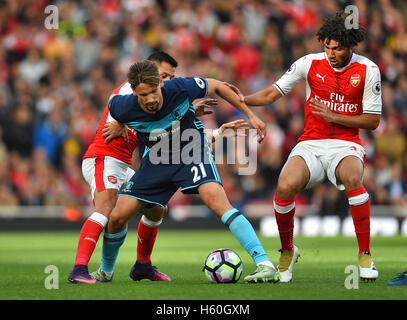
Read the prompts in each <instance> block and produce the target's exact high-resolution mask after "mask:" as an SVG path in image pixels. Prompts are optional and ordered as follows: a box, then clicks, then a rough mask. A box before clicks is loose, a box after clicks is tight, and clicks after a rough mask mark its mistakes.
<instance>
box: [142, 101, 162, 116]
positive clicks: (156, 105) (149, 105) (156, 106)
mask: <svg viewBox="0 0 407 320" xmlns="http://www.w3.org/2000/svg"><path fill="white" fill-rule="evenodd" d="M144 107H145V108H146V109H147V110H148V111H149V112H153V113H155V112H157V111H158V109H159V107H160V103H159V102H158V101H155V102H150V103H146V104H145V105H144Z"/></svg>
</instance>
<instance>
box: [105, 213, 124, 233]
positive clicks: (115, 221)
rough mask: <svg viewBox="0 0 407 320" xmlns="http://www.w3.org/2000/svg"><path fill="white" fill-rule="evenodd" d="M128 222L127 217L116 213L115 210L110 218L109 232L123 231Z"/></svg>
mask: <svg viewBox="0 0 407 320" xmlns="http://www.w3.org/2000/svg"><path fill="white" fill-rule="evenodd" d="M126 222H127V221H126V219H125V218H123V217H122V216H120V215H118V214H115V212H114V211H113V212H112V214H111V216H110V218H109V223H108V232H109V233H117V232H120V231H122V230H123V229H124V226H125V225H126Z"/></svg>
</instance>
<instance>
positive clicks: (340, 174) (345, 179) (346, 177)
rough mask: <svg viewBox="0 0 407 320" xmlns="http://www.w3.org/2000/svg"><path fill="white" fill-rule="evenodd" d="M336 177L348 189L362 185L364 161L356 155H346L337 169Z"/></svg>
mask: <svg viewBox="0 0 407 320" xmlns="http://www.w3.org/2000/svg"><path fill="white" fill-rule="evenodd" d="M335 176H336V179H337V180H338V181H339V182H341V183H342V184H343V185H344V186H345V189H346V190H353V189H356V188H359V187H361V186H362V178H363V162H362V160H361V159H360V158H359V157H357V156H355V155H348V156H346V157H344V158H343V159H342V160H340V162H339V163H338V165H337V166H336V169H335Z"/></svg>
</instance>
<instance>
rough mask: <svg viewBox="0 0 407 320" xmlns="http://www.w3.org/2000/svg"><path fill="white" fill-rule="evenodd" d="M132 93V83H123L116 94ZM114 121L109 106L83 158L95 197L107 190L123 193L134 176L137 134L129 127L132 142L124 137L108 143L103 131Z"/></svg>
mask: <svg viewBox="0 0 407 320" xmlns="http://www.w3.org/2000/svg"><path fill="white" fill-rule="evenodd" d="M132 93H133V92H132V90H131V88H130V84H129V83H128V82H124V83H122V84H121V85H120V86H119V87H117V88H116V89H115V90H114V91H113V94H120V95H126V94H132ZM111 121H114V119H113V118H112V117H111V115H110V113H109V108H108V107H107V106H106V107H105V110H104V112H103V115H102V119H101V120H100V123H99V127H98V129H97V131H96V135H95V137H94V138H93V141H92V143H91V144H90V146H89V148H88V150H87V151H86V153H85V155H84V156H83V161H82V174H83V177H84V178H85V180H86V182H87V183H88V184H89V186H90V188H91V190H92V198H93V197H94V194H95V190H97V191H99V192H100V191H103V190H105V189H117V190H119V189H120V188H121V186H122V185H123V183H125V182H127V181H128V180H130V178H131V176H132V175H133V174H134V170H132V169H131V168H130V167H129V166H130V165H131V161H132V154H133V151H134V149H135V148H136V147H137V146H138V140H137V136H136V133H135V131H134V130H133V129H132V128H128V137H129V142H126V141H125V140H124V139H123V137H118V138H115V139H113V140H112V141H110V142H109V144H106V143H105V139H104V138H103V136H102V130H103V129H104V126H105V124H106V123H109V122H111Z"/></svg>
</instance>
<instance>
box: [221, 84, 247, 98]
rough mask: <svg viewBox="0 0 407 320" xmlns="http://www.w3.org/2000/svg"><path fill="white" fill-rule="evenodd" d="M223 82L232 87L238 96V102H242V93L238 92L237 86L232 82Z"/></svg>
mask: <svg viewBox="0 0 407 320" xmlns="http://www.w3.org/2000/svg"><path fill="white" fill-rule="evenodd" d="M223 84H224V85H226V86H228V87H229V88H230V89H232V90H233V91H234V92H235V93H236V94H237V96H238V97H239V100H240V102H244V95H243V94H242V93H241V92H240V90H239V88H238V87H236V86H234V85H233V84H230V83H228V82H223Z"/></svg>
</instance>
